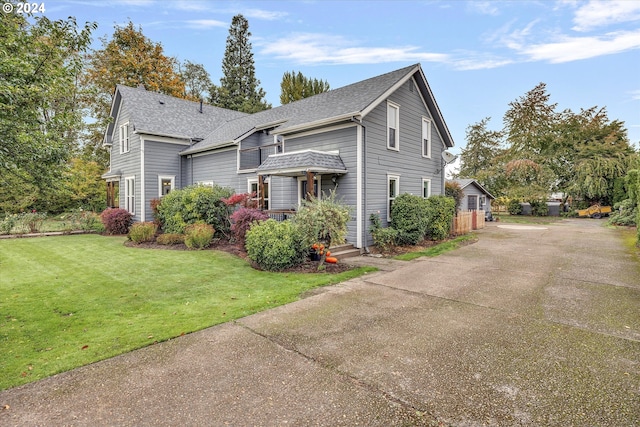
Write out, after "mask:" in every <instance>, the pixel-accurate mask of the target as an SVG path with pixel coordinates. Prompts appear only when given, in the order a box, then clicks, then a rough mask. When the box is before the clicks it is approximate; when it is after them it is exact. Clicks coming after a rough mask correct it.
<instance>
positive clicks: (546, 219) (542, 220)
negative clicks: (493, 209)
mask: <svg viewBox="0 0 640 427" xmlns="http://www.w3.org/2000/svg"><path fill="white" fill-rule="evenodd" d="M493 216H494V217H495V218H496V219H498V221H500V222H506V223H512V224H553V223H554V222H560V221H562V220H563V218H562V217H559V216H531V215H509V214H508V213H500V214H496V213H494V214H493Z"/></svg>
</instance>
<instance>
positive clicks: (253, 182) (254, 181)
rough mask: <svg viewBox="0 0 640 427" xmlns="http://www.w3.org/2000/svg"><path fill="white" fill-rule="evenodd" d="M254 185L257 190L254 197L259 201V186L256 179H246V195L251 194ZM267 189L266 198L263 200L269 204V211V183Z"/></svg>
mask: <svg viewBox="0 0 640 427" xmlns="http://www.w3.org/2000/svg"><path fill="white" fill-rule="evenodd" d="M253 184H255V185H256V188H257V189H258V191H256V197H257V198H258V199H259V198H260V186H259V185H258V178H249V179H247V193H249V194H251V193H252V191H251V186H252V185H253ZM268 184H269V187H268V188H269V189H268V190H267V194H266V197H265V198H264V199H265V200H266V201H268V202H269V209H271V183H270V182H269V183H268Z"/></svg>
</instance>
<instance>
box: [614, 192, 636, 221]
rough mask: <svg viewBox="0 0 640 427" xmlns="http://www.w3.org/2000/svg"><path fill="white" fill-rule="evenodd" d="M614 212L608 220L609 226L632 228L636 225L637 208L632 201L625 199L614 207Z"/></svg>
mask: <svg viewBox="0 0 640 427" xmlns="http://www.w3.org/2000/svg"><path fill="white" fill-rule="evenodd" d="M613 208H614V211H613V212H612V213H611V216H610V218H609V224H613V225H624V226H634V225H636V217H637V215H638V213H637V207H636V205H635V204H634V202H633V200H631V199H626V200H623V201H621V202H620V203H616V204H615V205H614V207H613Z"/></svg>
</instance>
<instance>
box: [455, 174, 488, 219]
mask: <svg viewBox="0 0 640 427" xmlns="http://www.w3.org/2000/svg"><path fill="white" fill-rule="evenodd" d="M448 181H449V182H457V183H458V185H460V188H462V192H463V193H464V197H463V198H462V201H461V202H460V210H461V211H463V212H466V211H475V210H483V211H485V212H491V201H492V200H494V199H495V197H494V196H493V195H492V194H491V193H489V192H488V191H487V190H486V189H485V188H484V187H483V186H482V185H480V183H479V182H478V181H476V180H475V179H449V180H448Z"/></svg>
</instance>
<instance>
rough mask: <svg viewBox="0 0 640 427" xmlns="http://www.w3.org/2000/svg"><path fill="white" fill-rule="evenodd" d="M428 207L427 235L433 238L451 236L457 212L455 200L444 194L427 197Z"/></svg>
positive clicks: (442, 238)
mask: <svg viewBox="0 0 640 427" xmlns="http://www.w3.org/2000/svg"><path fill="white" fill-rule="evenodd" d="M426 207H427V213H426V218H427V230H426V233H425V234H426V236H427V237H428V238H429V239H431V240H444V239H446V238H447V237H449V233H450V231H451V224H452V222H453V217H454V216H455V214H456V202H455V200H453V199H452V198H451V197H447V196H443V195H439V196H431V197H429V198H428V199H426Z"/></svg>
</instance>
